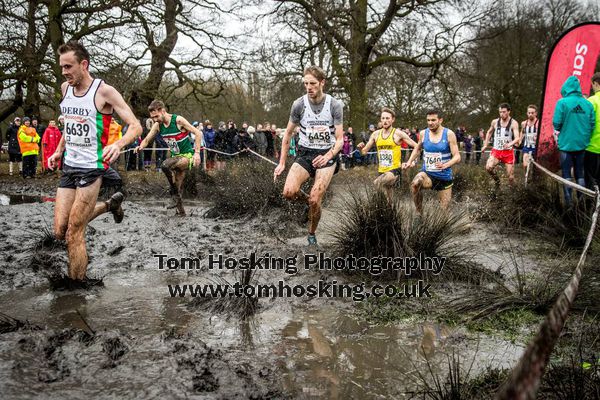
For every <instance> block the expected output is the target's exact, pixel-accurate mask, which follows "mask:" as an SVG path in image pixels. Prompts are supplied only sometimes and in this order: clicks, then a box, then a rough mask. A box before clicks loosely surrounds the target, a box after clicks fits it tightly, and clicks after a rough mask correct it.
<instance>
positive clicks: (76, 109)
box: [48, 41, 142, 280]
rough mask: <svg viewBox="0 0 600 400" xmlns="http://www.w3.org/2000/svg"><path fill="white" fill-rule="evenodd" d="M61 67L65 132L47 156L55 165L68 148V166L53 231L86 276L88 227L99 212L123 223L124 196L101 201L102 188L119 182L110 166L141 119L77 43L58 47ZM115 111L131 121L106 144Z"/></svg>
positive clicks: (72, 271)
mask: <svg viewBox="0 0 600 400" xmlns="http://www.w3.org/2000/svg"><path fill="white" fill-rule="evenodd" d="M58 53H59V54H60V67H61V69H62V74H63V76H64V77H65V78H66V79H67V81H66V82H64V83H63V84H62V85H61V90H62V94H63V100H62V102H61V103H60V109H61V113H62V115H63V116H64V118H65V127H64V134H63V136H62V138H61V140H60V143H59V145H58V148H57V149H56V151H55V152H54V154H53V155H52V156H50V158H49V159H48V166H49V167H50V169H54V168H55V167H56V166H57V163H58V161H59V160H60V158H61V156H62V154H63V152H64V151H65V150H66V154H65V165H64V168H63V174H62V176H61V178H60V182H59V184H58V190H57V191H56V203H55V205H54V234H55V236H56V238H57V239H63V238H64V239H66V241H67V252H68V256H69V277H70V278H71V279H74V280H84V279H85V276H86V271H87V264H88V256H87V251H86V248H85V228H86V227H87V224H88V223H89V222H90V221H91V220H93V219H94V218H96V217H97V216H98V215H100V214H103V213H105V212H108V211H110V212H111V213H112V214H113V216H114V219H115V222H117V223H119V222H121V221H122V220H123V210H122V208H121V202H122V201H123V194H122V193H121V192H117V193H115V194H114V195H113V196H112V197H111V198H110V199H109V200H108V201H105V202H100V203H96V200H97V199H98V192H99V191H100V187H101V186H118V185H120V183H121V178H120V176H119V174H117V172H116V171H115V170H113V169H112V168H110V167H109V164H110V163H112V162H113V161H115V160H116V159H117V157H118V156H119V153H120V151H121V149H122V148H123V147H125V146H126V145H128V144H129V143H131V142H133V140H134V138H135V137H136V136H139V135H140V133H141V132H142V127H141V125H140V123H139V121H138V120H137V119H136V118H135V116H134V115H133V112H132V111H131V109H130V108H129V106H128V105H127V103H125V100H123V97H122V96H121V94H120V93H119V92H118V91H117V90H116V89H115V88H113V87H112V86H109V85H107V84H106V83H104V82H103V81H102V80H100V79H94V78H92V76H91V75H90V71H89V65H90V55H89V53H88V52H87V50H86V49H85V47H83V45H81V44H80V43H78V42H76V41H70V42H68V43H66V44H63V45H62V46H60V47H59V48H58ZM113 111H115V112H116V113H117V114H118V115H119V116H120V117H121V119H122V120H123V121H124V122H125V123H126V124H128V125H129V129H128V130H127V134H126V135H125V136H123V137H122V138H121V139H119V140H117V141H116V142H114V143H113V144H111V145H107V142H108V133H109V126H110V121H111V120H112V114H113Z"/></svg>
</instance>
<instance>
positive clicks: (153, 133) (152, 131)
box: [135, 122, 160, 153]
mask: <svg viewBox="0 0 600 400" xmlns="http://www.w3.org/2000/svg"><path fill="white" fill-rule="evenodd" d="M159 124H160V122H155V123H153V124H152V128H150V132H148V135H146V138H145V139H144V140H142V143H140V145H139V146H138V147H136V148H135V152H136V153H138V152H139V151H140V150H143V149H145V148H146V147H148V144H150V143H152V141H153V140H154V138H155V137H156V134H157V133H158V130H159Z"/></svg>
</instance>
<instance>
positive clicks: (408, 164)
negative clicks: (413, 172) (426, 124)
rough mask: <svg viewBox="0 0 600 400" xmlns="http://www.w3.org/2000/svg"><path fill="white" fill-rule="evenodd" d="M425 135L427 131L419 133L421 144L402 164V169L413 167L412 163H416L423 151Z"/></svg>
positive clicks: (418, 144)
mask: <svg viewBox="0 0 600 400" xmlns="http://www.w3.org/2000/svg"><path fill="white" fill-rule="evenodd" d="M424 135H425V131H421V133H419V142H418V143H417V145H416V146H415V147H414V148H413V151H412V152H411V153H410V157H408V160H407V161H406V162H405V163H403V164H402V169H406V168H410V167H412V163H413V162H415V160H416V159H417V157H419V154H421V149H422V147H423V138H424Z"/></svg>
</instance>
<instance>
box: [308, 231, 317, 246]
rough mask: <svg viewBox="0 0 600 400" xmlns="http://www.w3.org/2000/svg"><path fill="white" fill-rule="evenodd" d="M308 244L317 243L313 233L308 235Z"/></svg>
mask: <svg viewBox="0 0 600 400" xmlns="http://www.w3.org/2000/svg"><path fill="white" fill-rule="evenodd" d="M308 245H309V246H316V245H317V237H316V236H315V234H314V233H312V234H309V235H308Z"/></svg>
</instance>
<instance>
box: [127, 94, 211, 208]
mask: <svg viewBox="0 0 600 400" xmlns="http://www.w3.org/2000/svg"><path fill="white" fill-rule="evenodd" d="M148 111H149V112H150V118H152V120H153V121H154V124H153V125H152V129H150V132H149V133H148V136H146V138H145V139H144V140H143V141H142V143H141V144H140V145H139V146H138V147H137V148H136V149H135V151H136V152H139V151H141V150H143V149H144V148H146V147H148V145H149V144H150V143H152V141H153V140H154V137H155V136H156V134H157V133H160V134H161V136H162V137H163V139H165V142H167V145H168V146H169V149H170V152H171V157H170V158H167V159H166V160H165V161H163V163H162V165H161V169H162V171H163V172H164V173H165V176H166V177H167V180H168V181H169V185H170V192H171V199H172V202H171V204H169V205H168V206H167V208H176V209H177V210H176V214H177V215H180V216H184V215H185V209H184V208H183V203H182V200H181V188H182V186H183V180H184V179H185V173H186V171H187V170H188V169H191V168H192V165H193V166H194V167H197V166H198V165H200V150H201V148H202V131H200V130H198V129H196V128H195V127H193V126H192V124H190V123H189V122H188V120H186V119H185V118H183V117H182V116H181V115H177V114H169V113H167V111H166V108H165V104H164V103H163V102H162V101H160V100H154V101H152V103H150V105H149V106H148ZM190 132H191V133H193V134H194V135H195V137H196V140H195V144H194V145H192V141H191V140H190Z"/></svg>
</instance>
